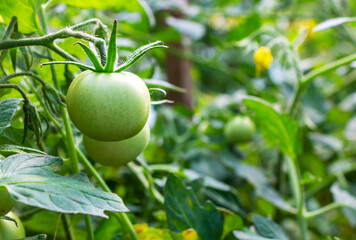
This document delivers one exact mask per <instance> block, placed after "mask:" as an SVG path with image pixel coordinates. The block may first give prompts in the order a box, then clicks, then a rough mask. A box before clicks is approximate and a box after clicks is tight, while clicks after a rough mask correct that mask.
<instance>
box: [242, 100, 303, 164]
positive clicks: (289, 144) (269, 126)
mask: <svg viewBox="0 0 356 240" xmlns="http://www.w3.org/2000/svg"><path fill="white" fill-rule="evenodd" d="M243 102H244V103H245V104H246V106H247V107H248V108H249V109H251V110H252V111H254V112H255V114H256V120H257V121H258V123H259V126H260V128H259V129H260V131H261V132H262V134H263V136H264V137H265V139H266V141H267V142H268V143H269V144H270V145H272V146H275V145H277V146H279V147H280V149H281V152H283V153H284V154H286V155H287V156H289V157H290V158H292V159H295V158H296V156H297V154H298V152H299V150H300V149H299V148H300V143H299V139H298V131H299V127H298V123H297V122H295V121H293V120H292V119H291V118H290V117H289V116H288V115H286V114H281V113H279V112H277V111H276V110H275V109H274V108H273V107H272V106H270V105H269V104H268V103H267V102H265V101H263V100H262V99H259V98H246V99H244V100H243Z"/></svg>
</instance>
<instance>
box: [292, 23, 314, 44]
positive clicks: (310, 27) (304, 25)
mask: <svg viewBox="0 0 356 240" xmlns="http://www.w3.org/2000/svg"><path fill="white" fill-rule="evenodd" d="M295 25H296V26H297V28H298V29H301V28H305V29H306V30H307V36H306V39H310V38H311V37H312V36H313V33H312V30H313V28H314V27H315V26H316V22H315V20H314V19H302V20H297V21H296V22H295Z"/></svg>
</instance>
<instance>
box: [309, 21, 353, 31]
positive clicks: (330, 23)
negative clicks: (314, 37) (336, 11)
mask: <svg viewBox="0 0 356 240" xmlns="http://www.w3.org/2000/svg"><path fill="white" fill-rule="evenodd" d="M355 21H356V18H355V17H339V18H331V19H328V20H326V21H324V22H322V23H319V24H318V25H316V26H315V27H314V28H313V32H314V33H315V32H319V31H322V30H325V29H328V28H332V27H336V26H339V25H341V24H344V23H347V22H355Z"/></svg>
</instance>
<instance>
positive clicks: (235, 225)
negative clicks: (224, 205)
mask: <svg viewBox="0 0 356 240" xmlns="http://www.w3.org/2000/svg"><path fill="white" fill-rule="evenodd" d="M243 227H244V222H243V220H242V218H241V217H240V216H238V215H236V214H226V215H224V233H223V236H222V238H225V236H226V235H228V234H229V233H230V232H231V231H233V230H240V229H242V228H243Z"/></svg>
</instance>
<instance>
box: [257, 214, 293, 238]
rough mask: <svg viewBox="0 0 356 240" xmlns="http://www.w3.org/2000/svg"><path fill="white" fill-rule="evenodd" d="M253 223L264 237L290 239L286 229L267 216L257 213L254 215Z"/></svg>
mask: <svg viewBox="0 0 356 240" xmlns="http://www.w3.org/2000/svg"><path fill="white" fill-rule="evenodd" d="M253 224H254V225H255V227H256V230H257V232H258V233H259V234H260V235H261V236H263V237H267V238H272V239H279V240H289V238H288V236H287V234H286V233H285V232H284V230H283V229H282V228H281V227H280V226H278V225H277V224H276V223H274V222H273V221H271V220H269V219H267V218H264V217H261V216H257V215H255V216H253Z"/></svg>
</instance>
